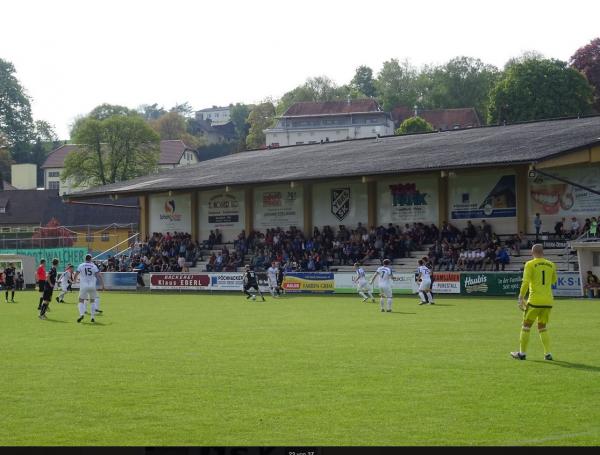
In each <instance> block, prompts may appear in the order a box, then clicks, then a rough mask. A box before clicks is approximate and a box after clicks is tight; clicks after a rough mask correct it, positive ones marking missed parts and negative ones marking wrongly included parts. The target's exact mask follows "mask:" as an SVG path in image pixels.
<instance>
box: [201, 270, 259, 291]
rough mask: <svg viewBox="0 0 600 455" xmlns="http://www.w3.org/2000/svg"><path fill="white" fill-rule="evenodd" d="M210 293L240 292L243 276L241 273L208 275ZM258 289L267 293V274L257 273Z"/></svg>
mask: <svg viewBox="0 0 600 455" xmlns="http://www.w3.org/2000/svg"><path fill="white" fill-rule="evenodd" d="M208 275H209V276H210V290H211V291H241V290H242V287H243V286H244V274H243V273H242V272H221V273H209V274H208ZM256 278H257V279H258V287H259V288H260V290H261V291H262V292H268V291H269V286H268V283H267V274H266V273H264V272H257V273H256Z"/></svg>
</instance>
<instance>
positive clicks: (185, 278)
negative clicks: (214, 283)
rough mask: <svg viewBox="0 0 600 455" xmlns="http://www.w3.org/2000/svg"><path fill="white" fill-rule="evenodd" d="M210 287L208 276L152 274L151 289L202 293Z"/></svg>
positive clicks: (195, 274)
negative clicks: (201, 291)
mask: <svg viewBox="0 0 600 455" xmlns="http://www.w3.org/2000/svg"><path fill="white" fill-rule="evenodd" d="M209 287H210V277H209V276H208V274H206V273H204V274H197V273H151V274H150V289H151V290H152V289H162V290H170V291H200V290H206V289H208V288H209Z"/></svg>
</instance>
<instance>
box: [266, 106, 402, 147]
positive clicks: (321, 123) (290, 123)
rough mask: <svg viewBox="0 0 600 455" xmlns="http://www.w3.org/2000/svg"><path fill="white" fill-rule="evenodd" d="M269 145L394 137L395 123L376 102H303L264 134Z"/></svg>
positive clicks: (279, 145)
mask: <svg viewBox="0 0 600 455" xmlns="http://www.w3.org/2000/svg"><path fill="white" fill-rule="evenodd" d="M264 133H265V136H266V145H267V146H269V147H282V146H285V145H300V144H316V143H319V142H332V141H344V140H349V139H360V138H365V137H377V136H388V135H392V134H394V122H393V121H392V119H391V117H390V115H389V114H388V113H386V112H384V111H383V110H382V109H381V107H380V106H379V105H378V104H377V102H376V101H375V100H372V99H359V100H348V101H325V102H299V103H295V104H293V105H292V106H291V107H290V108H289V109H288V110H287V111H285V113H284V114H283V115H282V116H281V117H278V121H277V124H276V125H275V126H274V127H273V128H269V129H267V130H265V131H264Z"/></svg>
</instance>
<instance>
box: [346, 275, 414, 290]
mask: <svg viewBox="0 0 600 455" xmlns="http://www.w3.org/2000/svg"><path fill="white" fill-rule="evenodd" d="M373 273H374V272H367V281H370V280H371V277H372V276H373ZM355 276H356V274H355V273H352V272H339V273H335V276H334V284H335V293H336V294H352V293H355V292H357V291H356V283H355V282H354V281H352V279H353V278H354V277H355ZM415 291H416V284H415V274H414V273H394V279H393V281H392V292H393V293H395V294H412V293H413V292H415ZM373 292H375V293H377V292H379V288H378V287H377V278H376V279H375V282H374V283H373Z"/></svg>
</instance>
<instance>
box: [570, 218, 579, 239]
mask: <svg viewBox="0 0 600 455" xmlns="http://www.w3.org/2000/svg"><path fill="white" fill-rule="evenodd" d="M580 231H581V226H580V225H579V221H577V218H576V217H573V218H571V238H572V239H576V238H577V237H579V232H580Z"/></svg>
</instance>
